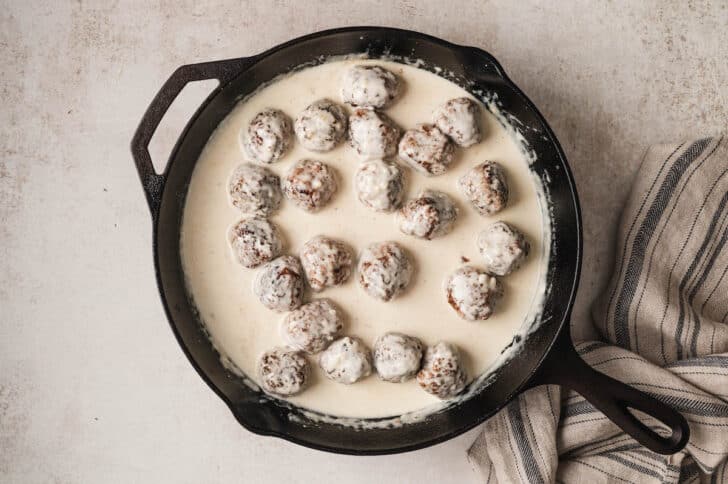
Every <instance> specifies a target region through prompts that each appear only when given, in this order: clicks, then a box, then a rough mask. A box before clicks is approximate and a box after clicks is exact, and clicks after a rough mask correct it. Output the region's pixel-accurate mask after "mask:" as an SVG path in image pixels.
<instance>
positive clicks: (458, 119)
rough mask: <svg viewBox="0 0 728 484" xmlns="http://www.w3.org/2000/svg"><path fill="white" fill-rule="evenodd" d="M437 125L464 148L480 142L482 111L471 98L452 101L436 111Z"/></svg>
mask: <svg viewBox="0 0 728 484" xmlns="http://www.w3.org/2000/svg"><path fill="white" fill-rule="evenodd" d="M435 125H436V126H437V127H438V128H440V131H442V132H443V133H445V134H446V135H448V136H449V137H450V139H452V140H453V142H454V143H455V144H457V145H459V146H462V147H463V148H467V147H468V146H472V145H474V144H476V143H479V142H480V109H479V108H478V104H477V103H476V102H475V101H473V100H472V99H470V98H467V97H459V98H455V99H450V100H449V101H448V102H446V103H445V104H443V105H442V106H440V107H439V108H438V109H437V110H436V111H435Z"/></svg>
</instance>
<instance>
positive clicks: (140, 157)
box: [131, 57, 254, 219]
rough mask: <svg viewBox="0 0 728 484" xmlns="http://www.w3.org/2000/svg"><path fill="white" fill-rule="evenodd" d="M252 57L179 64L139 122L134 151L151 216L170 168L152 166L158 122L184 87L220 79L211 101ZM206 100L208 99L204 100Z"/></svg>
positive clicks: (158, 204) (133, 146) (133, 144)
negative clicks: (151, 152)
mask: <svg viewBox="0 0 728 484" xmlns="http://www.w3.org/2000/svg"><path fill="white" fill-rule="evenodd" d="M253 59H254V58H253V57H242V58H238V59H228V60H221V61H213V62H202V63H200V64H188V65H185V66H182V67H179V68H178V69H177V70H176V71H174V73H172V75H171V76H170V77H169V79H167V82H165V83H164V85H163V86H162V88H161V89H160V90H159V92H158V93H157V95H156V96H154V99H153V100H152V102H151V104H150V105H149V107H148V108H147V111H146V112H145V113H144V116H143V117H142V120H141V121H140V122H139V126H138V127H137V130H136V133H134V138H133V139H132V141H131V153H132V156H133V157H134V162H135V163H136V167H137V171H138V172H139V179H140V180H141V182H142V187H143V188H144V193H145V195H146V197H147V203H148V204H149V210H151V212H152V217H153V218H154V219H156V217H157V214H158V212H159V206H160V202H161V198H162V191H163V190H164V182H165V180H166V173H167V169H166V168H165V170H164V172H163V173H161V174H158V173H157V172H156V171H155V170H154V165H152V158H151V156H150V155H149V142H150V141H151V139H152V136H153V135H154V132H155V131H156V129H157V127H158V126H159V123H160V122H161V121H162V118H164V115H165V114H166V113H167V110H168V109H169V107H170V106H171V105H172V102H174V100H175V99H176V98H177V96H178V95H179V93H180V92H182V89H184V87H185V86H186V85H187V84H188V83H190V82H194V81H206V80H209V79H217V80H219V81H220V84H219V85H218V87H216V88H215V89H214V90H213V91H212V93H210V96H209V97H208V98H207V99H208V100H209V99H211V98H212V96H214V95H215V94H217V93H218V92H219V91H220V89H222V87H223V86H224V85H225V84H227V83H228V82H230V81H231V80H232V79H234V78H235V77H236V76H237V75H238V74H240V72H241V71H242V70H243V69H244V68H245V67H246V66H248V65H250V64H251V63H252V61H253ZM205 102H207V101H205Z"/></svg>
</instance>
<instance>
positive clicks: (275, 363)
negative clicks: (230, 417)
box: [258, 348, 310, 396]
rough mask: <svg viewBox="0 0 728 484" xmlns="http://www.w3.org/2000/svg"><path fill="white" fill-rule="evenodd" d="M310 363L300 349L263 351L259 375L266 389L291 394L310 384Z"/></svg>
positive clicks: (281, 394)
mask: <svg viewBox="0 0 728 484" xmlns="http://www.w3.org/2000/svg"><path fill="white" fill-rule="evenodd" d="M309 372H310V370H309V364H308V361H307V360H306V358H305V357H304V356H303V354H301V353H300V352H298V351H293V350H288V349H285V348H274V349H272V350H269V351H266V352H265V353H263V354H262V355H261V357H260V359H259V361H258V377H259V379H260V384H261V386H262V387H263V389H264V390H265V391H267V392H268V393H272V394H274V395H280V396H289V395H295V394H296V393H299V392H300V391H302V390H303V389H304V388H305V387H306V385H307V384H308V376H309Z"/></svg>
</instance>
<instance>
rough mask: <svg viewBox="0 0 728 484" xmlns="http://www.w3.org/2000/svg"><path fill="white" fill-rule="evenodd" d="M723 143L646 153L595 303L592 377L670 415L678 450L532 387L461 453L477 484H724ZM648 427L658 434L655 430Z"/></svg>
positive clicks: (727, 163) (726, 169)
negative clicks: (658, 404) (662, 451)
mask: <svg viewBox="0 0 728 484" xmlns="http://www.w3.org/2000/svg"><path fill="white" fill-rule="evenodd" d="M727 241H728V140H725V141H724V140H723V138H706V139H700V140H697V141H690V142H686V143H682V144H680V145H679V146H677V147H675V146H656V147H653V148H651V149H650V150H649V151H648V152H647V154H646V155H645V158H644V160H643V162H642V166H641V168H640V170H639V172H638V174H637V178H636V181H635V183H634V186H633V187H632V193H631V195H630V197H629V200H628V201H627V204H626V206H625V209H624V212H623V214H622V222H621V226H620V228H619V234H618V247H617V255H616V257H615V261H616V262H615V266H614V274H613V277H612V280H611V283H610V284H609V286H608V287H607V289H606V290H605V291H604V293H603V295H602V297H601V298H600V299H599V300H598V301H597V302H596V303H595V305H594V312H593V317H594V324H595V326H596V327H597V329H598V330H599V333H600V335H601V337H602V339H603V340H604V342H585V343H580V344H578V345H577V350H578V351H579V353H580V354H581V355H582V357H583V358H584V359H585V360H586V361H587V362H588V363H589V364H590V365H592V366H593V367H595V368H596V369H597V370H599V371H601V372H604V373H606V374H608V375H610V376H612V377H614V378H616V379H618V380H621V381H623V382H625V383H627V384H629V385H632V386H634V387H636V388H638V389H640V390H642V391H644V392H646V393H649V394H650V395H653V396H654V397H656V398H658V399H660V400H662V401H663V402H665V403H667V404H668V405H671V406H673V407H674V408H676V409H677V410H679V411H680V412H681V413H682V414H683V415H684V416H685V418H686V419H687V420H688V422H689V424H690V430H691V434H690V442H689V443H688V445H687V447H686V448H685V450H683V451H681V452H679V453H678V454H675V455H672V456H662V455H659V454H656V453H654V452H651V451H649V450H647V449H645V448H643V447H641V446H640V445H639V444H637V442H635V441H634V440H633V439H632V438H631V437H630V436H628V435H626V434H625V433H623V432H622V431H621V430H620V429H619V428H618V427H617V426H616V425H614V424H613V423H612V422H611V421H609V420H608V419H607V418H606V417H604V415H602V414H601V413H600V412H599V411H598V410H596V409H595V408H594V407H592V406H591V405H590V404H589V402H587V401H585V400H584V399H583V398H582V397H581V396H580V395H578V394H577V393H575V392H573V391H567V390H562V389H560V388H559V387H557V386H542V387H538V388H535V389H532V390H530V391H528V392H526V393H525V394H523V395H521V396H520V397H518V398H517V399H516V400H514V401H513V402H511V403H510V404H509V405H508V406H506V408H504V409H503V410H501V411H500V412H499V413H498V414H497V415H495V416H494V417H493V418H491V419H490V420H488V421H487V422H486V423H485V424H484V427H483V431H482V433H481V434H480V435H479V436H478V438H477V439H476V441H475V442H474V443H473V445H472V447H471V448H470V450H469V453H468V454H469V458H470V460H471V462H472V463H473V465H474V467H475V468H476V470H477V471H478V472H479V473H480V475H481V476H482V479H483V481H484V482H488V483H506V482H533V483H546V482H585V483H600V482H628V483H633V482H648V483H652V482H654V483H657V482H659V483H668V482H669V483H672V482H728V247H726V242H727ZM648 424H653V425H657V422H656V421H654V420H653V421H652V422H648Z"/></svg>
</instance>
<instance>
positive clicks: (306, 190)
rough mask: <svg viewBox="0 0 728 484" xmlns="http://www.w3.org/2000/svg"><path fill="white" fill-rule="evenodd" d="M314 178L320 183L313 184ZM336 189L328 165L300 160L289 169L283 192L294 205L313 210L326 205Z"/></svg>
mask: <svg viewBox="0 0 728 484" xmlns="http://www.w3.org/2000/svg"><path fill="white" fill-rule="evenodd" d="M314 180H316V182H317V183H318V184H319V185H320V186H319V187H315V186H314ZM336 189H337V183H336V176H335V174H334V171H333V169H332V168H331V167H329V165H327V164H326V163H324V162H322V161H318V160H309V159H306V160H301V161H299V162H298V163H296V164H295V165H293V167H292V168H291V169H290V171H289V172H288V174H287V175H286V178H285V180H284V182H283V193H284V194H285V195H286V197H287V198H288V199H289V200H291V201H293V203H295V204H296V205H298V206H299V207H301V208H303V209H304V210H306V211H309V212H315V211H317V210H319V209H321V208H322V207H323V206H324V205H326V204H327V203H328V202H329V200H331V197H332V196H333V195H334V193H335V192H336Z"/></svg>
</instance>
